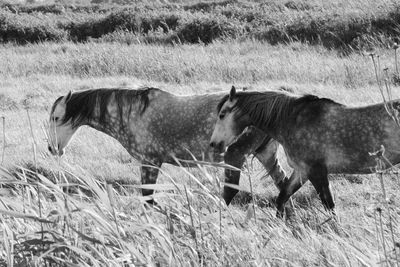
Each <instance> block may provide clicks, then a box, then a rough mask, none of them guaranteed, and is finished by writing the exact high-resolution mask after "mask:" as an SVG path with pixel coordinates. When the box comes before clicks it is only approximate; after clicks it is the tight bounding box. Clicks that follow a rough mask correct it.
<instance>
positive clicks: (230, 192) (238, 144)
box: [223, 127, 265, 205]
mask: <svg viewBox="0 0 400 267" xmlns="http://www.w3.org/2000/svg"><path fill="white" fill-rule="evenodd" d="M264 140H265V134H264V133H262V132H261V130H258V129H257V128H255V127H248V128H246V129H245V130H244V131H243V133H242V134H241V135H239V137H238V138H237V139H236V141H235V142H234V143H232V144H231V145H230V146H229V147H228V148H227V151H226V152H225V154H224V161H225V163H226V164H229V165H231V166H234V167H236V168H238V169H241V168H242V166H243V163H244V161H245V159H246V158H245V156H246V155H248V154H252V153H254V151H255V150H256V149H257V148H258V147H259V146H260V144H262V143H263V141H264ZM239 181H240V171H235V170H229V169H225V182H226V183H230V184H234V185H238V184H239ZM238 192H239V190H237V189H235V188H232V187H230V186H224V193H223V198H224V200H225V202H226V204H227V205H229V203H231V201H232V199H233V198H234V197H235V195H236V194H237V193H238Z"/></svg>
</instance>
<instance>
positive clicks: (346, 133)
mask: <svg viewBox="0 0 400 267" xmlns="http://www.w3.org/2000/svg"><path fill="white" fill-rule="evenodd" d="M389 106H390V107H391V108H392V109H393V110H395V111H397V114H399V111H400V100H394V101H393V102H391V103H389ZM386 108H387V107H385V105H384V104H383V103H382V104H376V105H370V106H364V107H357V108H350V107H347V106H344V105H342V104H339V103H336V102H334V101H332V100H330V99H326V98H319V97H317V96H313V95H305V96H291V95H288V94H285V93H281V92H271V91H269V92H237V93H236V90H235V88H234V87H232V90H231V92H230V94H229V95H225V96H224V97H223V98H222V99H221V101H220V103H219V104H218V113H219V115H218V116H219V118H218V121H217V123H216V126H215V129H214V132H213V134H212V138H211V144H212V146H214V147H216V148H217V149H223V148H224V147H225V144H227V143H229V142H231V140H233V139H234V138H235V137H236V136H237V135H239V134H240V133H241V131H243V129H244V128H245V127H248V126H250V125H253V126H255V127H257V128H259V129H261V130H263V131H264V132H265V133H266V134H268V136H271V137H272V138H274V139H275V140H277V141H278V142H279V143H280V144H282V146H283V148H284V150H285V153H286V156H287V158H288V162H289V165H290V166H291V167H292V168H293V169H294V172H293V174H292V176H291V177H290V179H289V180H288V181H287V182H285V184H284V185H283V186H282V190H281V192H280V194H279V196H278V199H277V208H278V215H281V214H282V212H283V209H284V205H285V203H286V201H287V200H288V199H289V198H290V196H291V195H292V194H294V193H295V192H296V191H297V190H298V189H299V188H300V187H301V186H302V184H303V183H304V182H306V181H307V179H309V180H310V181H311V183H312V184H313V186H314V187H315V189H316V190H317V192H318V195H319V196H320V198H321V200H322V202H323V204H324V205H325V207H326V208H328V209H333V208H334V202H333V198H332V194H331V192H330V189H329V182H328V173H371V172H373V171H375V166H376V165H377V162H376V158H375V157H372V156H371V155H370V153H371V152H375V151H379V150H380V149H381V146H382V145H383V146H384V147H385V148H386V152H385V157H386V159H387V161H389V162H391V163H392V164H397V163H400V128H399V126H398V125H397V123H396V121H395V120H394V119H393V118H392V117H391V116H390V115H389V113H388V112H387V109H386ZM395 113H396V112H395ZM394 116H397V115H394ZM395 119H397V120H398V119H399V118H395ZM388 166H390V165H388Z"/></svg>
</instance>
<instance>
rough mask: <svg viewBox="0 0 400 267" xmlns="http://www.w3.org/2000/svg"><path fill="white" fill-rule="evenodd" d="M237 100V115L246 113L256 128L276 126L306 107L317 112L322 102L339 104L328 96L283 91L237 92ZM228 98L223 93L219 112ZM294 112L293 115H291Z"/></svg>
mask: <svg viewBox="0 0 400 267" xmlns="http://www.w3.org/2000/svg"><path fill="white" fill-rule="evenodd" d="M234 98H235V99H236V100H237V102H236V104H235V106H234V107H233V108H238V109H239V110H240V112H239V113H238V114H237V116H238V117H240V116H243V115H245V114H248V115H249V116H250V119H251V120H252V121H253V123H254V125H255V126H257V127H258V128H261V129H262V128H276V127H277V126H278V125H279V124H280V123H282V122H287V121H288V120H289V119H292V118H293V116H296V115H297V114H299V112H300V111H301V110H303V109H304V108H307V107H311V106H312V108H313V111H315V113H319V111H320V110H321V108H322V107H323V106H324V104H327V103H330V104H335V105H341V104H339V103H336V102H335V101H333V100H331V99H329V98H319V97H318V96H315V95H310V94H308V95H303V96H294V95H289V94H287V93H283V92H275V91H265V92H237V93H236V94H235V97H234ZM228 99H229V95H225V96H224V97H223V98H222V99H221V100H220V102H219V103H218V106H217V111H218V112H219V111H220V110H221V108H222V106H223V105H224V103H225V102H226V101H227V100H228ZM292 114H294V115H292Z"/></svg>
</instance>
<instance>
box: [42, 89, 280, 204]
mask: <svg viewBox="0 0 400 267" xmlns="http://www.w3.org/2000/svg"><path fill="white" fill-rule="evenodd" d="M223 95H224V94H207V95H194V96H176V95H173V94H170V93H168V92H165V91H162V90H160V89H157V88H141V89H138V90H130V89H93V90H86V91H80V92H75V93H71V92H69V93H68V94H67V95H65V96H62V97H60V98H58V99H57V100H56V101H55V102H54V104H53V106H52V108H51V112H50V122H49V138H48V139H49V140H48V145H49V150H50V152H51V153H52V154H58V155H62V154H63V153H64V148H65V147H66V146H67V145H68V143H69V141H70V140H71V137H72V136H73V135H74V133H75V132H76V130H77V129H78V128H79V127H80V126H83V125H87V126H90V127H93V128H94V129H97V130H99V131H101V132H104V133H105V134H108V135H110V136H112V137H114V138H115V139H116V140H118V141H119V142H120V143H121V144H122V145H123V147H124V148H125V149H126V150H127V151H128V152H129V154H130V155H132V157H134V158H135V159H137V160H139V161H140V162H141V163H142V167H141V181H142V184H153V183H156V180H157V176H158V172H159V167H160V166H161V164H162V163H171V164H177V162H176V158H177V159H184V160H192V159H193V157H192V155H193V156H195V157H196V158H197V159H198V160H205V161H215V160H218V161H220V160H222V158H221V156H220V155H218V154H213V153H212V151H210V149H209V139H210V136H211V133H212V130H213V126H214V124H215V122H216V116H217V115H216V107H217V104H218V102H219V100H220V99H221V97H222V96H223ZM277 148H278V143H277V142H275V141H274V140H272V139H271V138H269V137H268V136H267V135H265V134H264V133H263V132H262V131H260V130H257V129H255V128H248V129H246V130H245V131H244V132H243V134H242V135H241V136H240V137H239V138H237V140H236V142H235V143H233V144H232V145H231V146H230V147H229V149H228V150H227V151H226V153H225V154H224V157H225V161H226V163H227V164H230V165H232V166H235V167H237V168H239V169H240V168H241V167H242V165H243V163H244V161H245V155H247V154H254V155H255V157H256V158H257V159H259V160H260V162H261V163H262V164H263V166H264V167H265V169H266V170H267V171H269V174H270V175H271V176H272V178H273V179H274V182H275V184H276V185H277V187H278V188H279V189H281V188H280V185H282V180H283V179H284V178H285V173H284V171H283V170H282V169H281V167H280V165H279V163H278V161H277V158H276V153H277ZM225 174H226V180H225V181H226V182H227V183H231V184H234V185H237V184H238V183H239V178H240V171H234V170H230V169H226V170H225ZM237 192H238V190H236V189H234V188H232V187H229V186H225V187H224V195H223V197H224V199H225V201H226V203H227V204H229V203H230V202H231V200H232V198H233V197H234V196H235V195H236V193H237ZM152 193H153V190H149V189H142V194H143V195H144V196H148V195H151V194H152Z"/></svg>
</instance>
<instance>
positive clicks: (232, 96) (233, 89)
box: [229, 85, 236, 101]
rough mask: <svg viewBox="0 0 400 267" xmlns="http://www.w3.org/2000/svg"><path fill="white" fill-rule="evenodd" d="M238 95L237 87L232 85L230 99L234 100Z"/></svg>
mask: <svg viewBox="0 0 400 267" xmlns="http://www.w3.org/2000/svg"><path fill="white" fill-rule="evenodd" d="M235 95H236V88H235V86H233V85H232V88H231V91H230V92H229V100H230V101H232V100H233V98H234V97H235Z"/></svg>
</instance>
